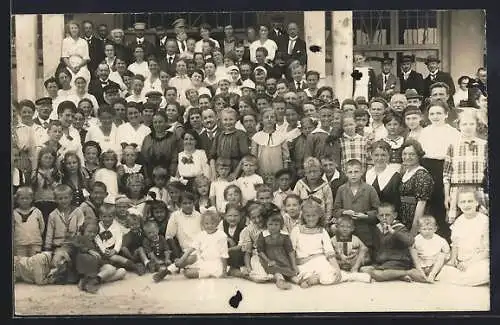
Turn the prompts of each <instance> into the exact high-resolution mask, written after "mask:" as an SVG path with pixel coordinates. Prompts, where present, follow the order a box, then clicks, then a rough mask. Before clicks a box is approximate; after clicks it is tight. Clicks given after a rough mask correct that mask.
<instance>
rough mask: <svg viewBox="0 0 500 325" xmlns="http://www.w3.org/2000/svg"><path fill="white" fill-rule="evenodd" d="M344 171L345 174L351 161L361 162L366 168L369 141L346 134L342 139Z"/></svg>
mask: <svg viewBox="0 0 500 325" xmlns="http://www.w3.org/2000/svg"><path fill="white" fill-rule="evenodd" d="M340 151H341V156H340V157H341V160H340V165H341V167H342V171H343V172H345V165H346V163H347V162H348V161H349V160H351V159H357V160H359V161H361V164H362V165H363V168H366V158H367V157H366V155H367V139H366V138H365V137H363V136H361V135H359V134H356V135H355V136H352V137H349V136H347V135H346V134H344V135H343V136H342V138H341V139H340Z"/></svg>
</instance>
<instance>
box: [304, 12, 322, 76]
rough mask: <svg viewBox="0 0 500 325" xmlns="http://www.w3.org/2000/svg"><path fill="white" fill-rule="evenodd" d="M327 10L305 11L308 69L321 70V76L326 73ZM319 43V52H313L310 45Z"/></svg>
mask: <svg viewBox="0 0 500 325" xmlns="http://www.w3.org/2000/svg"><path fill="white" fill-rule="evenodd" d="M325 30H326V28H325V12H324V11H304V36H305V41H306V44H307V70H314V71H317V72H319V75H320V78H325V75H326V61H325V60H326V35H325ZM311 45H317V46H319V47H320V48H321V50H320V51H319V52H312V51H311V50H310V49H309V47H310V46H311Z"/></svg>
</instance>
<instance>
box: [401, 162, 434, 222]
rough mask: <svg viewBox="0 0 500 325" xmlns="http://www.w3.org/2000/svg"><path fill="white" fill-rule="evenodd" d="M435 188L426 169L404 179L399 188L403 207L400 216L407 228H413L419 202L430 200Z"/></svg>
mask: <svg viewBox="0 0 500 325" xmlns="http://www.w3.org/2000/svg"><path fill="white" fill-rule="evenodd" d="M403 178H404V175H403ZM433 187H434V181H433V180H432V176H431V174H430V173H429V172H428V171H427V170H426V169H424V168H421V169H419V170H417V171H416V172H415V174H413V175H412V176H411V177H410V178H409V179H407V180H406V181H405V180H403V179H402V180H401V183H400V186H399V193H400V197H401V205H400V208H399V214H398V216H399V220H401V222H402V223H403V224H404V225H405V226H406V228H408V229H411V228H412V225H413V218H414V217H415V208H416V207H417V202H418V201H427V200H429V199H430V197H431V194H432V190H433ZM426 209H427V208H426Z"/></svg>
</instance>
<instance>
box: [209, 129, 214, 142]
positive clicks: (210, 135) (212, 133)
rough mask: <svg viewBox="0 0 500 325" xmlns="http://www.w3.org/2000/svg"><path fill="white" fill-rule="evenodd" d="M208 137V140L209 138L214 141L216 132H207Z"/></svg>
mask: <svg viewBox="0 0 500 325" xmlns="http://www.w3.org/2000/svg"><path fill="white" fill-rule="evenodd" d="M207 135H208V138H209V139H210V140H212V139H213V138H214V131H209V130H207Z"/></svg>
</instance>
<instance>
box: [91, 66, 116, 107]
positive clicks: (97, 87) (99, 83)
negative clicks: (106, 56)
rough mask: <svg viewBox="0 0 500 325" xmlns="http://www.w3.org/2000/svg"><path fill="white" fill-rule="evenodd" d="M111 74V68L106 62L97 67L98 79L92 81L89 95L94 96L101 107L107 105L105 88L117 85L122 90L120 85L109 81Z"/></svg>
mask: <svg viewBox="0 0 500 325" xmlns="http://www.w3.org/2000/svg"><path fill="white" fill-rule="evenodd" d="M109 73H110V71H109V66H108V65H107V64H106V63H105V62H102V63H101V64H99V65H98V66H97V79H94V80H90V84H89V94H91V95H94V97H95V98H96V99H97V103H99V105H102V104H105V103H106V101H105V100H104V87H106V86H109V85H115V86H116V87H118V89H120V85H118V84H117V83H116V82H114V81H111V80H109Z"/></svg>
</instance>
